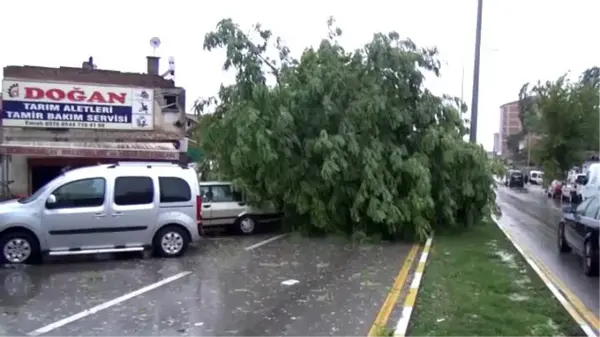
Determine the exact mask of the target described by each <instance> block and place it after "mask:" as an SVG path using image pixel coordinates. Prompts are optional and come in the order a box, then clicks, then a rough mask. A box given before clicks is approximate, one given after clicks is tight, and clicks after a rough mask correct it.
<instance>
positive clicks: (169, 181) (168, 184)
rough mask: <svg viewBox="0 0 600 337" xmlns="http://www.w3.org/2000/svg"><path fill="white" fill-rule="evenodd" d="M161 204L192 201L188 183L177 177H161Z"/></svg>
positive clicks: (159, 182) (159, 179) (159, 183)
mask: <svg viewBox="0 0 600 337" xmlns="http://www.w3.org/2000/svg"><path fill="white" fill-rule="evenodd" d="M158 186H159V188H160V202H161V203H163V202H185V201H190V200H191V199H192V190H191V189H190V185H188V183H187V182H186V181H185V180H183V179H181V178H177V177H159V178H158Z"/></svg>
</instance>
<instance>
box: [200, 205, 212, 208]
mask: <svg viewBox="0 0 600 337" xmlns="http://www.w3.org/2000/svg"><path fill="white" fill-rule="evenodd" d="M202 207H204V208H210V205H204V206H202Z"/></svg>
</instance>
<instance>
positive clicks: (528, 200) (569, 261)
mask: <svg viewBox="0 0 600 337" xmlns="http://www.w3.org/2000/svg"><path fill="white" fill-rule="evenodd" d="M497 196H498V199H497V200H498V203H499V205H500V208H501V211H502V216H501V218H500V223H501V225H502V226H503V228H505V229H507V230H508V231H509V232H510V234H511V236H512V237H513V238H514V239H515V240H516V241H517V243H518V244H519V245H520V246H521V247H523V248H524V249H526V250H527V251H529V252H530V253H531V254H532V255H533V257H534V258H535V259H536V260H537V261H538V262H541V264H543V265H544V266H545V267H546V268H547V269H548V270H550V272H551V273H552V274H553V275H554V276H556V277H557V278H558V279H559V280H560V281H561V282H562V283H563V284H564V285H565V286H566V287H567V288H568V290H569V291H570V292H572V293H573V294H574V295H575V296H577V298H578V299H579V300H580V301H581V302H582V303H583V304H584V305H585V306H586V307H587V309H588V310H589V311H591V312H592V313H593V314H594V315H595V316H596V317H598V315H599V311H600V300H599V298H600V293H599V290H598V289H599V280H598V277H588V276H585V275H584V274H583V268H582V264H581V263H582V262H581V259H580V258H578V257H577V256H576V255H575V254H559V253H558V249H557V228H558V227H557V225H558V223H559V221H560V219H561V216H562V212H561V204H560V203H561V202H560V201H559V200H553V199H550V198H548V197H547V196H546V195H545V194H544V191H543V190H542V189H541V187H538V186H529V187H527V188H526V189H523V190H521V189H508V188H506V187H504V186H501V187H499V188H498V193H497ZM563 291H564V289H563Z"/></svg>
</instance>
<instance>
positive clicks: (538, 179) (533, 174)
mask: <svg viewBox="0 0 600 337" xmlns="http://www.w3.org/2000/svg"><path fill="white" fill-rule="evenodd" d="M543 182H544V172H542V171H530V172H529V183H530V184H532V185H540V186H541V185H542V183H543Z"/></svg>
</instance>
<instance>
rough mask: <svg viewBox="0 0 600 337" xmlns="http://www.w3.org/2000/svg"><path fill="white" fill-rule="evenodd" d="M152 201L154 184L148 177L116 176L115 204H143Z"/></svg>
mask: <svg viewBox="0 0 600 337" xmlns="http://www.w3.org/2000/svg"><path fill="white" fill-rule="evenodd" d="M153 201H154V184H153V182H152V178H150V177H118V178H117V179H116V180H115V204H117V205H119V206H127V205H145V204H151V203H152V202H153Z"/></svg>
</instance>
